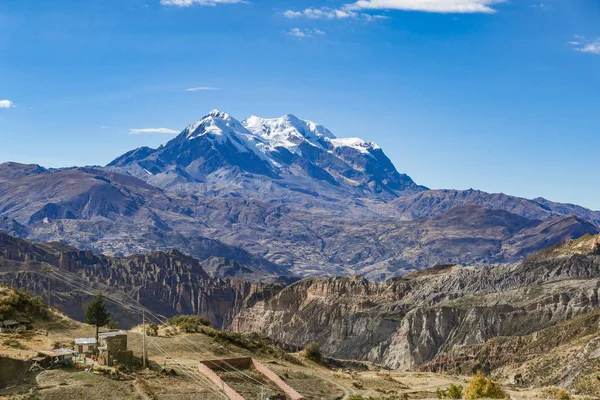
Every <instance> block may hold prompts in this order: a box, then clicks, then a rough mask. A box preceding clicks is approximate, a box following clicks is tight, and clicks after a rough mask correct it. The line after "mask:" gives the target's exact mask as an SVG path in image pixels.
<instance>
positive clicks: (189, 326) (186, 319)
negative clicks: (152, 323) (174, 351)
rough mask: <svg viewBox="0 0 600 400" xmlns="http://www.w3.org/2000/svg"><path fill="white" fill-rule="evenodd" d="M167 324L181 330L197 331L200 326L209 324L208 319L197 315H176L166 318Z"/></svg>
mask: <svg viewBox="0 0 600 400" xmlns="http://www.w3.org/2000/svg"><path fill="white" fill-rule="evenodd" d="M167 324H169V325H171V326H176V327H178V328H179V329H180V330H182V331H183V332H187V333H193V332H198V331H199V330H200V327H202V326H210V321H209V320H207V319H206V318H202V317H201V316H199V315H177V316H175V317H173V318H169V319H168V320H167Z"/></svg>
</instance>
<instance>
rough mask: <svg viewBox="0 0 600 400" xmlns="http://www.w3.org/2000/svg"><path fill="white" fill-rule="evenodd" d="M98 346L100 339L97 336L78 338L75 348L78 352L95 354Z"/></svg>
mask: <svg viewBox="0 0 600 400" xmlns="http://www.w3.org/2000/svg"><path fill="white" fill-rule="evenodd" d="M97 348H98V341H97V340H96V339H95V338H76V339H75V350H76V351H77V354H93V353H95V352H96V349H97Z"/></svg>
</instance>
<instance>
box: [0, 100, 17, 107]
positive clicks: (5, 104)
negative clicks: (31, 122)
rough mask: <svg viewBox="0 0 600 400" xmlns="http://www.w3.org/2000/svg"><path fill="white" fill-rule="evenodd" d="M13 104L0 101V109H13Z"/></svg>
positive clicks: (7, 101)
mask: <svg viewBox="0 0 600 400" xmlns="http://www.w3.org/2000/svg"><path fill="white" fill-rule="evenodd" d="M14 106H15V103H13V102H12V101H10V100H0V108H11V107H14Z"/></svg>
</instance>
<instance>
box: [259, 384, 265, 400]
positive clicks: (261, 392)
mask: <svg viewBox="0 0 600 400" xmlns="http://www.w3.org/2000/svg"><path fill="white" fill-rule="evenodd" d="M260 400H266V397H265V387H264V386H262V387H261V388H260Z"/></svg>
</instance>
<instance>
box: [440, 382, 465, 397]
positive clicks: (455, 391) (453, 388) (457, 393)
mask: <svg viewBox="0 0 600 400" xmlns="http://www.w3.org/2000/svg"><path fill="white" fill-rule="evenodd" d="M462 396H463V387H462V386H460V385H455V384H451V385H450V386H448V389H446V390H444V389H438V390H437V398H438V399H462Z"/></svg>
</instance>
